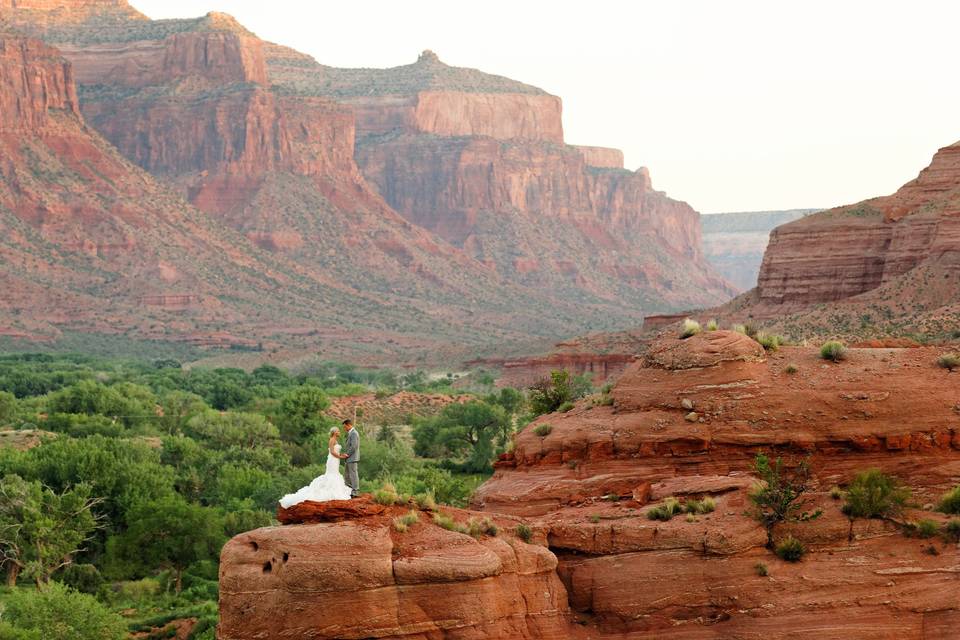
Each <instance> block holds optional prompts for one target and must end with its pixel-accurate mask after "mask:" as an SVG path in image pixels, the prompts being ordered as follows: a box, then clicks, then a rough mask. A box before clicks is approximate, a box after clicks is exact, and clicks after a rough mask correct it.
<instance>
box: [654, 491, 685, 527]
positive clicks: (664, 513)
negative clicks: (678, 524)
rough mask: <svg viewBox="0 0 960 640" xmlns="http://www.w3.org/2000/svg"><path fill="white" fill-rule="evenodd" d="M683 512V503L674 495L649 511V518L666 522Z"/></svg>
mask: <svg viewBox="0 0 960 640" xmlns="http://www.w3.org/2000/svg"><path fill="white" fill-rule="evenodd" d="M681 513H683V505H681V504H680V501H679V500H677V499H676V498H674V497H672V496H671V497H669V498H665V499H664V501H663V503H662V504H660V505H657V506H656V507H653V508H652V509H650V510H649V511H647V518H648V519H650V520H660V521H661V522H666V521H668V520H670V519H672V518H673V516H675V515H678V514H681Z"/></svg>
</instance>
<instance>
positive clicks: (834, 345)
mask: <svg viewBox="0 0 960 640" xmlns="http://www.w3.org/2000/svg"><path fill="white" fill-rule="evenodd" d="M820 357H821V358H823V359H824V360H830V361H832V362H840V361H841V360H845V359H846V357H847V348H846V347H845V346H843V343H842V342H837V341H836V340H831V341H829V342H824V343H823V346H822V347H820Z"/></svg>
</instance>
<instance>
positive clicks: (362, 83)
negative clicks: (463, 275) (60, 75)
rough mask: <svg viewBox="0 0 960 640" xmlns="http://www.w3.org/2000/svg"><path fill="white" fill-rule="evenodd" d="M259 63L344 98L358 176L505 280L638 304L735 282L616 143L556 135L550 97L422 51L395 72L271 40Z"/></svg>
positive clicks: (300, 89) (306, 87) (690, 302)
mask: <svg viewBox="0 0 960 640" xmlns="http://www.w3.org/2000/svg"><path fill="white" fill-rule="evenodd" d="M267 64H268V69H269V71H270V74H271V77H272V78H274V81H275V82H276V83H277V85H278V86H279V87H280V88H281V89H282V90H284V91H287V92H290V93H294V94H319V95H324V96H326V97H329V98H330V99H332V100H335V101H338V102H341V103H344V104H347V105H349V106H350V107H352V108H353V109H354V111H355V112H356V114H357V152H356V157H357V163H358V165H359V167H360V170H361V171H362V173H363V175H364V178H365V179H366V180H367V181H369V182H370V184H372V185H373V186H374V187H375V188H376V189H377V191H378V193H379V194H380V195H381V196H382V197H383V198H384V199H385V200H386V201H387V203H389V205H390V206H391V207H392V208H393V209H395V210H397V211H398V212H399V213H400V214H401V215H403V216H404V217H405V218H406V219H408V220H410V221H411V222H413V223H414V224H416V225H418V226H421V227H423V228H426V229H428V230H430V231H431V232H433V233H436V234H438V235H439V236H440V237H442V238H443V239H445V240H447V241H448V242H450V243H452V244H453V245H454V246H457V247H458V248H461V249H463V250H464V251H465V252H466V253H467V254H468V255H469V256H471V257H473V258H474V259H476V260H478V261H479V262H481V263H483V264H485V265H487V266H488V267H490V268H493V269H495V270H496V272H497V273H498V274H499V275H500V276H501V277H503V278H505V279H508V280H510V281H518V282H521V283H523V284H524V285H528V286H535V287H549V288H551V289H553V290H554V291H556V292H557V293H559V294H561V295H563V296H564V297H567V296H572V297H573V298H575V299H581V300H588V299H590V298H600V299H604V300H613V299H618V300H619V301H620V303H621V304H625V305H627V306H631V307H641V308H644V309H646V308H648V307H652V308H653V309H657V308H683V307H689V306H702V305H704V304H710V303H713V302H718V301H721V300H723V299H725V298H726V297H728V296H729V295H730V294H731V293H732V290H731V289H730V288H729V286H728V285H727V283H725V282H724V281H723V280H722V279H721V278H718V277H714V276H712V275H711V274H710V273H709V270H708V268H707V266H706V262H705V261H704V259H703V255H702V249H701V237H700V223H699V215H698V214H697V213H696V212H695V211H694V210H693V209H692V208H690V207H689V206H688V205H686V203H683V202H679V201H676V200H672V199H670V198H668V197H666V196H665V195H664V194H663V193H661V192H658V191H655V190H654V189H653V187H652V184H651V182H650V178H649V173H648V172H647V171H646V169H640V170H638V171H636V172H630V171H626V170H624V169H623V154H622V153H621V152H620V151H618V150H616V149H606V148H599V147H575V146H568V145H565V144H563V129H562V125H561V104H560V100H559V99H558V98H556V97H555V96H551V95H549V94H547V93H546V92H544V91H542V90H540V89H537V88H536V87H530V86H528V85H523V84H521V83H518V82H515V81H512V80H509V79H506V78H501V77H498V76H491V75H489V74H484V73H482V72H479V71H476V70H473V69H462V68H457V67H451V66H448V65H446V64H444V63H443V62H441V61H440V59H439V58H438V57H437V56H436V55H435V54H434V53H432V52H430V51H425V52H424V53H423V54H421V56H420V58H419V59H418V61H417V62H416V63H414V64H411V65H405V66H402V67H396V68H393V69H332V68H329V67H324V66H322V65H318V64H316V63H315V62H312V61H311V60H309V59H306V58H304V57H302V56H299V55H298V54H296V52H292V51H290V50H287V49H284V48H282V47H276V46H271V47H268V48H267ZM547 227H549V229H550V232H549V233H544V231H543V230H544V228H547Z"/></svg>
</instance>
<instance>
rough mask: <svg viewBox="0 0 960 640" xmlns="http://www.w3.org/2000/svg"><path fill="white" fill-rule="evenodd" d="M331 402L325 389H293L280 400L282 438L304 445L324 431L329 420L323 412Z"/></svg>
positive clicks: (279, 412) (278, 413)
mask: <svg viewBox="0 0 960 640" xmlns="http://www.w3.org/2000/svg"><path fill="white" fill-rule="evenodd" d="M329 406H330V401H329V400H328V399H327V395H326V394H325V393H324V392H323V389H321V388H319V387H314V386H310V385H304V386H300V387H296V388H294V389H291V390H290V391H288V392H287V393H285V394H284V395H283V397H282V398H281V399H280V406H279V407H278V409H277V424H278V425H279V427H280V436H281V437H282V438H283V439H284V440H287V441H290V442H296V443H302V442H305V441H306V440H307V439H308V438H310V436H312V435H313V434H315V433H318V432H322V431H324V427H326V426H327V424H328V420H326V419H325V418H324V417H323V411H324V410H325V409H326V408H327V407H329Z"/></svg>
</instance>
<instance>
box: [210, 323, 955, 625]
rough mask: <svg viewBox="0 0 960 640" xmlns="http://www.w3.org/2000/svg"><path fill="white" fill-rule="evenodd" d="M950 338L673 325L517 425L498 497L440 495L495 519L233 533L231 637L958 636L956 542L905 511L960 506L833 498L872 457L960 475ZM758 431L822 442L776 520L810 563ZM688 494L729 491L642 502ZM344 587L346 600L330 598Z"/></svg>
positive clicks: (300, 512)
mask: <svg viewBox="0 0 960 640" xmlns="http://www.w3.org/2000/svg"><path fill="white" fill-rule="evenodd" d="M938 353H939V351H938V350H937V349H932V348H913V349H851V350H850V353H849V358H848V359H847V360H846V361H845V362H843V363H839V364H833V363H832V364H829V365H826V364H824V363H823V361H822V360H820V359H819V357H818V354H817V353H816V350H814V349H810V348H804V347H786V348H784V349H782V350H781V351H779V352H777V353H775V354H766V353H764V351H763V349H762V348H761V347H760V346H759V345H758V344H757V343H756V342H755V341H753V340H752V339H750V338H748V337H746V336H743V335H741V334H738V333H734V332H726V331H715V332H707V333H702V334H700V335H698V336H694V337H692V338H689V339H687V340H683V341H681V340H676V339H666V340H662V341H659V342H657V343H655V344H654V345H652V347H651V348H650V350H649V352H648V354H647V356H646V357H645V358H643V359H641V360H640V361H638V362H636V363H634V364H633V365H631V367H630V369H628V371H627V372H626V373H624V375H623V376H622V378H621V379H620V381H619V383H618V384H617V385H616V386H615V387H614V389H613V391H612V392H611V396H612V398H613V404H612V406H601V405H599V404H596V403H594V402H592V400H591V399H586V400H584V401H582V402H580V403H579V404H578V405H577V406H576V407H575V408H574V409H573V410H572V411H569V412H567V413H563V414H554V415H548V416H542V417H541V418H539V419H538V420H537V421H535V422H534V423H533V424H532V425H530V426H528V427H526V428H525V429H524V430H523V431H522V432H521V433H520V434H518V435H517V436H516V439H515V448H514V450H513V451H512V452H511V453H509V454H504V455H503V456H502V457H501V460H500V461H499V462H498V463H497V470H496V472H495V474H494V476H493V478H492V479H491V480H489V481H488V482H487V483H486V484H485V485H483V486H482V487H481V488H480V490H479V491H478V492H477V493H476V495H475V497H474V505H473V507H474V509H476V510H479V511H480V512H481V513H476V512H466V511H461V510H457V509H449V510H448V509H444V511H447V512H448V513H449V514H450V515H451V516H452V517H453V519H454V520H455V521H457V522H459V523H461V524H466V523H467V522H468V520H469V519H470V518H473V519H475V520H478V521H482V518H483V517H484V516H487V517H490V518H492V520H493V521H494V522H495V524H496V525H497V535H495V536H492V535H490V533H489V530H487V529H485V530H484V531H482V532H475V533H476V537H471V536H469V535H467V533H462V532H459V531H456V530H453V531H451V530H446V529H441V528H439V527H437V526H436V525H435V524H434V523H433V518H432V516H431V515H430V514H428V513H426V512H418V516H419V519H418V522H417V523H415V524H414V525H412V526H411V527H410V528H409V529H408V530H407V531H405V532H399V531H397V530H396V529H395V528H394V527H393V526H392V518H393V517H395V516H398V515H401V514H404V513H406V512H407V511H408V510H410V509H411V508H412V509H414V510H416V508H415V507H411V506H391V507H382V506H379V505H375V504H372V503H370V502H368V501H345V502H329V503H305V504H304V505H299V506H298V507H296V508H295V509H291V510H285V511H281V512H280V513H279V518H280V521H281V522H288V523H302V524H295V525H293V526H286V527H274V528H267V529H258V530H256V531H252V532H249V533H246V534H242V535H240V536H238V537H236V538H234V539H233V540H232V541H231V542H230V543H228V544H227V546H226V547H225V548H224V551H223V556H222V563H221V576H220V579H221V600H220V613H221V627H220V636H219V637H220V638H221V640H243V639H246V638H250V639H253V638H258V639H260V640H272V639H278V640H279V639H280V638H286V637H301V636H303V637H307V636H309V637H313V638H357V637H362V638H392V639H400V638H403V639H417V640H425V639H427V638H454V639H458V640H466V639H469V638H528V639H531V640H533V639H551V640H552V639H558V640H559V639H560V638H564V639H583V640H586V639H587V638H591V639H594V640H601V639H609V640H613V639H617V640H654V639H664V638H665V639H677V640H691V639H695V640H716V639H719V638H757V639H760V638H771V639H774V640H787V639H792V638H806V637H818V638H820V637H823V638H831V639H837V640H840V639H845V638H864V637H868V636H869V637H871V638H873V637H876V638H882V639H884V640H895V639H906V640H943V639H944V638H949V637H952V633H953V629H954V628H955V625H957V624H960V600H958V599H957V596H956V589H955V583H956V575H957V571H958V563H960V551H958V548H957V545H956V543H955V542H948V541H947V540H945V539H943V538H940V537H936V538H929V539H924V540H920V539H916V538H910V537H907V536H905V535H904V534H903V532H902V530H901V529H900V527H899V526H898V524H897V523H898V522H900V521H916V520H918V519H921V518H926V519H932V520H934V521H935V522H937V523H938V525H942V524H943V523H944V522H945V521H946V519H947V518H946V516H944V515H943V514H940V513H936V512H932V511H926V510H921V509H919V508H913V507H908V508H907V510H906V512H905V513H903V514H901V515H900V516H899V517H898V518H894V519H890V520H883V519H863V518H857V519H853V520H851V519H849V518H847V517H846V516H845V515H843V513H842V512H841V507H842V504H843V501H842V500H836V499H833V498H832V497H831V496H830V493H831V491H830V490H831V488H832V487H834V486H841V487H845V486H846V485H847V483H849V482H850V481H851V480H852V479H853V477H854V476H855V475H856V474H857V473H858V472H859V471H862V470H865V469H868V468H880V469H882V470H883V471H884V472H886V473H889V474H891V475H893V476H895V477H897V478H899V479H900V481H902V482H903V483H905V484H906V485H907V486H909V487H910V488H911V489H912V491H913V501H914V502H915V503H916V504H918V505H922V504H928V503H935V502H936V501H937V500H938V498H939V496H940V495H941V494H942V493H943V492H944V491H946V490H947V489H949V488H951V487H952V486H953V485H954V483H955V482H956V477H957V470H958V468H960V416H958V413H957V412H958V411H960V408H958V404H957V403H958V402H960V397H958V396H957V390H956V387H955V385H953V384H951V382H950V380H951V379H952V377H954V376H955V375H956V374H951V373H949V372H947V371H946V370H943V369H938V368H937V367H936V365H935V358H936V356H937V354H938ZM787 363H795V365H796V367H797V371H796V372H795V373H787V372H786V371H785V368H786V366H787ZM544 424H549V425H551V429H550V430H549V432H547V433H545V435H538V432H537V430H536V427H537V426H538V425H544ZM540 433H541V434H544V431H543V430H540ZM760 451H763V452H766V453H768V454H770V455H776V456H784V457H785V459H786V460H787V461H788V465H789V464H793V463H794V462H795V461H797V460H800V459H803V458H806V457H808V456H809V461H810V465H811V470H812V482H811V489H810V491H809V493H808V494H807V502H806V503H805V505H804V507H803V508H804V509H806V510H808V511H811V512H812V511H813V510H815V509H822V511H823V514H822V515H821V516H820V517H818V518H816V519H814V520H810V521H807V522H797V523H783V524H778V525H776V526H774V527H773V535H774V539H775V540H780V539H782V538H783V537H785V536H787V535H793V536H795V537H797V538H798V539H799V540H801V541H802V542H803V544H804V545H805V546H806V549H807V553H806V555H805V556H804V557H803V559H802V560H801V561H800V562H798V563H789V562H785V561H783V560H780V559H778V558H777V557H776V556H775V555H774V554H773V553H772V552H771V551H770V550H768V549H767V548H766V547H765V544H766V542H767V532H766V531H765V529H764V527H763V526H762V525H761V524H760V523H759V522H758V521H757V520H755V519H754V518H753V517H751V516H750V515H749V513H748V512H749V511H750V509H751V502H750V499H749V493H750V491H751V490H752V487H754V485H755V484H756V482H757V479H756V478H755V477H754V476H753V474H752V471H751V465H752V462H753V460H754V456H755V455H756V454H757V453H758V452H760ZM671 496H672V497H675V498H677V499H678V500H679V501H681V502H682V503H684V504H691V503H692V501H693V500H703V499H705V498H710V499H711V500H712V501H713V505H714V508H713V509H712V510H707V512H706V513H699V514H697V515H693V514H691V515H690V517H685V516H684V515H682V514H681V515H677V516H675V517H673V518H672V519H668V520H666V521H661V520H653V519H651V518H649V517H648V515H647V514H648V512H649V511H650V510H651V509H652V508H654V507H655V506H657V505H659V504H661V503H663V501H664V500H665V499H666V498H667V497H671ZM611 498H615V499H611ZM504 514H508V515H504ZM521 519H522V521H524V522H525V523H526V524H527V525H528V526H529V528H530V533H531V535H530V537H529V542H530V543H532V544H528V543H525V542H523V540H521V539H520V538H519V536H518V529H517V525H518V524H519V523H520V522H521ZM931 547H932V548H933V549H934V552H931V551H930V548H931ZM759 564H762V565H763V566H764V568H765V573H764V572H760V571H758V568H757V566H758V565H759ZM761 573H762V575H761ZM441 594H442V595H441ZM331 600H336V601H337V602H338V603H342V604H343V607H342V613H338V614H337V615H335V616H329V615H321V613H323V612H325V611H329V608H328V607H327V608H325V607H324V603H329V602H330V601H331ZM339 609H340V607H338V610H339ZM291 612H295V613H294V614H291ZM358 612H362V614H361V613H358ZM865 633H866V634H868V636H867V635H865Z"/></svg>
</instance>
